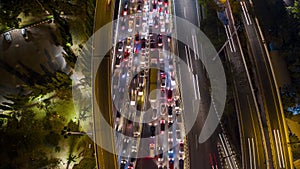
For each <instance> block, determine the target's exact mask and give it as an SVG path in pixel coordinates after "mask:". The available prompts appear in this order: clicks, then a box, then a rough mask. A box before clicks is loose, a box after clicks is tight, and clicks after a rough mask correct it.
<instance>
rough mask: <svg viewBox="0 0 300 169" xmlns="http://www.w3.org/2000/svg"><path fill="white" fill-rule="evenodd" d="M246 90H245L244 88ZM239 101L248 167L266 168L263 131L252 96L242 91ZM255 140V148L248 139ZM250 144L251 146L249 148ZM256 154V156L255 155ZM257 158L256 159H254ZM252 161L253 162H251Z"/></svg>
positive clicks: (239, 93)
mask: <svg viewBox="0 0 300 169" xmlns="http://www.w3.org/2000/svg"><path fill="white" fill-rule="evenodd" d="M243 89H244V88H243ZM238 95H239V96H238V99H239V106H240V108H241V110H240V111H241V115H242V117H241V118H240V120H241V123H242V125H243V129H244V130H243V131H242V132H243V133H242V134H243V135H242V137H243V136H244V137H243V139H244V144H243V145H241V146H244V149H243V150H244V152H242V153H244V155H245V160H246V161H245V163H246V167H249V166H251V165H250V162H251V163H252V165H254V164H256V166H257V167H261V168H266V163H265V160H266V158H265V154H264V147H263V143H262V135H261V132H260V131H261V130H260V127H259V124H258V122H259V120H258V117H257V115H256V110H255V109H254V107H255V106H254V101H253V99H251V97H250V96H251V95H249V94H247V93H244V92H242V91H240V92H238ZM252 138H253V140H254V147H253V145H252V142H250V143H249V140H248V139H250V140H251V139H252ZM249 144H251V145H250V146H249ZM253 152H255V154H254V153H253ZM254 158H255V159H254ZM250 159H251V160H250Z"/></svg>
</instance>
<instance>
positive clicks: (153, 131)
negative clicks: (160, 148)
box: [150, 124, 156, 137]
mask: <svg viewBox="0 0 300 169" xmlns="http://www.w3.org/2000/svg"><path fill="white" fill-rule="evenodd" d="M155 130H156V127H155V126H154V125H153V124H152V125H151V126H150V132H151V137H154V136H155Z"/></svg>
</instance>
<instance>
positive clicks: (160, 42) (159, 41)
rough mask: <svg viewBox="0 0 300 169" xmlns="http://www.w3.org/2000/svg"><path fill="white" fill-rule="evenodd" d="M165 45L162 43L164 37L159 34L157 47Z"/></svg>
mask: <svg viewBox="0 0 300 169" xmlns="http://www.w3.org/2000/svg"><path fill="white" fill-rule="evenodd" d="M162 45H163V43H162V35H161V34H158V35H157V46H159V47H162Z"/></svg>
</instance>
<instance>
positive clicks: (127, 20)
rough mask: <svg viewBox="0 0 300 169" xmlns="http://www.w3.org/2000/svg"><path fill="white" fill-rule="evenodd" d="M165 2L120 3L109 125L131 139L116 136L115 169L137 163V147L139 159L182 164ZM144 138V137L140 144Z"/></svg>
mask: <svg viewBox="0 0 300 169" xmlns="http://www.w3.org/2000/svg"><path fill="white" fill-rule="evenodd" d="M170 4H171V2H170V1H169V0H130V1H127V0H125V1H121V2H120V7H119V9H120V10H119V20H118V22H117V24H116V30H117V31H116V35H115V39H116V43H115V48H114V51H113V53H114V55H113V69H114V70H113V71H114V72H113V73H114V75H116V76H113V79H112V81H113V82H112V84H113V91H117V92H114V93H113V100H114V107H113V111H114V115H115V117H114V125H115V126H114V128H115V131H116V132H117V133H122V134H123V135H125V136H128V137H133V138H136V139H134V140H131V139H128V138H126V137H116V142H117V144H116V151H117V153H118V155H119V156H118V159H119V167H120V169H127V168H128V169H129V168H136V167H137V165H138V163H139V160H141V159H139V158H138V157H141V156H143V155H140V154H141V152H140V150H141V147H143V150H144V149H146V156H144V157H143V159H147V160H152V161H153V163H154V164H155V165H156V168H158V169H165V168H168V169H174V168H178V169H183V168H184V162H185V147H186V143H185V139H184V138H185V133H184V131H185V130H184V120H183V117H182V113H183V107H182V105H183V104H182V100H181V95H180V91H179V88H178V79H177V76H176V66H175V61H174V58H173V57H172V56H171V53H172V38H171V34H172V31H173V25H172V19H171V16H170V12H171V5H170ZM125 92H127V93H125ZM116 93H117V94H116ZM127 95H128V98H126V96H127ZM115 100H119V101H118V102H116V101H115ZM124 114H126V117H125V115H124ZM145 121H146V122H145ZM145 137H147V138H149V139H148V140H149V141H148V142H147V143H141V142H140V139H141V138H145ZM143 168H151V166H143Z"/></svg>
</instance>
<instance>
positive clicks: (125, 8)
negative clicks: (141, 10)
mask: <svg viewBox="0 0 300 169" xmlns="http://www.w3.org/2000/svg"><path fill="white" fill-rule="evenodd" d="M127 14H128V2H125V3H124V8H123V16H126V15H127Z"/></svg>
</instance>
